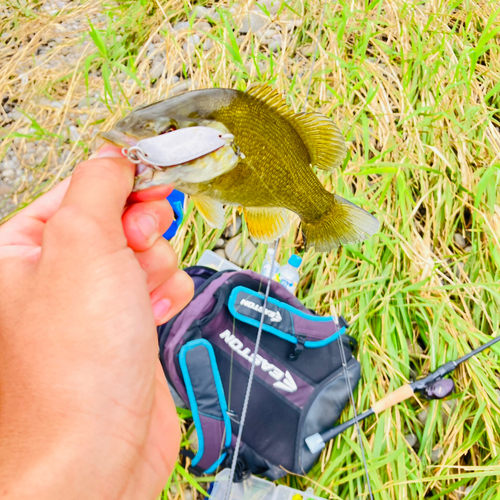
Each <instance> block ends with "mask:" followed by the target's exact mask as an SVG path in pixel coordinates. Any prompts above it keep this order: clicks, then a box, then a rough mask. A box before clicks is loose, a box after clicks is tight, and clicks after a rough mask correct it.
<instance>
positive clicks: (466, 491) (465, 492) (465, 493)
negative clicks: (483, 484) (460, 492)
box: [464, 486, 474, 496]
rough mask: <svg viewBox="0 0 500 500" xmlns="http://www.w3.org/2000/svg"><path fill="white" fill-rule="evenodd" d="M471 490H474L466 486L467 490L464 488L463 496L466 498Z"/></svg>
mask: <svg viewBox="0 0 500 500" xmlns="http://www.w3.org/2000/svg"><path fill="white" fill-rule="evenodd" d="M473 489H474V486H467V488H465V490H464V495H465V496H467V495H468V494H469V493H471V492H472V490H473Z"/></svg>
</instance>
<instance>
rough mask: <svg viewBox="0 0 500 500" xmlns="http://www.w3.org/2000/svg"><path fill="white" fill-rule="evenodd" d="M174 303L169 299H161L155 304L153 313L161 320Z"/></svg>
mask: <svg viewBox="0 0 500 500" xmlns="http://www.w3.org/2000/svg"><path fill="white" fill-rule="evenodd" d="M171 307H172V303H171V302H170V300H168V299H160V300H158V301H157V302H155V303H154V304H153V314H154V316H155V318H156V319H157V320H158V321H160V320H162V319H163V318H164V317H165V316H166V315H167V314H168V311H170V308H171Z"/></svg>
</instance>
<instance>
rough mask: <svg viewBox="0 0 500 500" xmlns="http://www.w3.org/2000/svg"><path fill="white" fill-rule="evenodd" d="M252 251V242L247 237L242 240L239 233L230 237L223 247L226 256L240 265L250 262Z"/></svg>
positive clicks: (253, 247)
mask: <svg viewBox="0 0 500 500" xmlns="http://www.w3.org/2000/svg"><path fill="white" fill-rule="evenodd" d="M254 252H255V246H254V245H253V244H252V242H251V241H250V240H249V239H245V240H244V241H243V242H242V241H241V236H240V235H237V236H235V237H234V238H231V239H230V240H229V241H228V242H227V245H226V248H225V253H226V258H227V259H228V260H230V261H231V262H232V263H233V264H236V265H237V266H240V267H245V266H246V265H248V264H250V260H251V258H252V255H253V253H254Z"/></svg>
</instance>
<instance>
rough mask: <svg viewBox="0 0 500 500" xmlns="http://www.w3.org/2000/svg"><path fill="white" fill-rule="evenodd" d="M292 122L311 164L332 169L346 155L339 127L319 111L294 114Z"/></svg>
mask: <svg viewBox="0 0 500 500" xmlns="http://www.w3.org/2000/svg"><path fill="white" fill-rule="evenodd" d="M292 123H293V125H294V128H295V130H296V131H297V133H298V134H299V135H300V138H301V139H302V140H303V141H304V144H305V145H306V147H307V150H308V151H309V156H310V158H311V165H312V166H313V167H318V168H321V169H323V170H334V169H335V168H337V167H338V166H339V165H340V164H341V163H342V161H343V159H344V158H345V156H346V153H347V148H346V144H345V140H344V137H343V136H342V133H341V132H340V130H339V128H338V127H337V125H335V123H333V122H332V120H330V118H328V117H326V116H325V115H322V114H321V113H316V112H314V111H313V112H308V113H300V114H294V115H293V117H292Z"/></svg>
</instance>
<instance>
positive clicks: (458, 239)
mask: <svg viewBox="0 0 500 500" xmlns="http://www.w3.org/2000/svg"><path fill="white" fill-rule="evenodd" d="M453 241H454V242H455V245H457V247H459V248H462V249H464V248H465V247H466V246H467V242H466V241H465V238H464V237H463V236H462V235H461V234H460V233H455V234H454V235H453Z"/></svg>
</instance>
